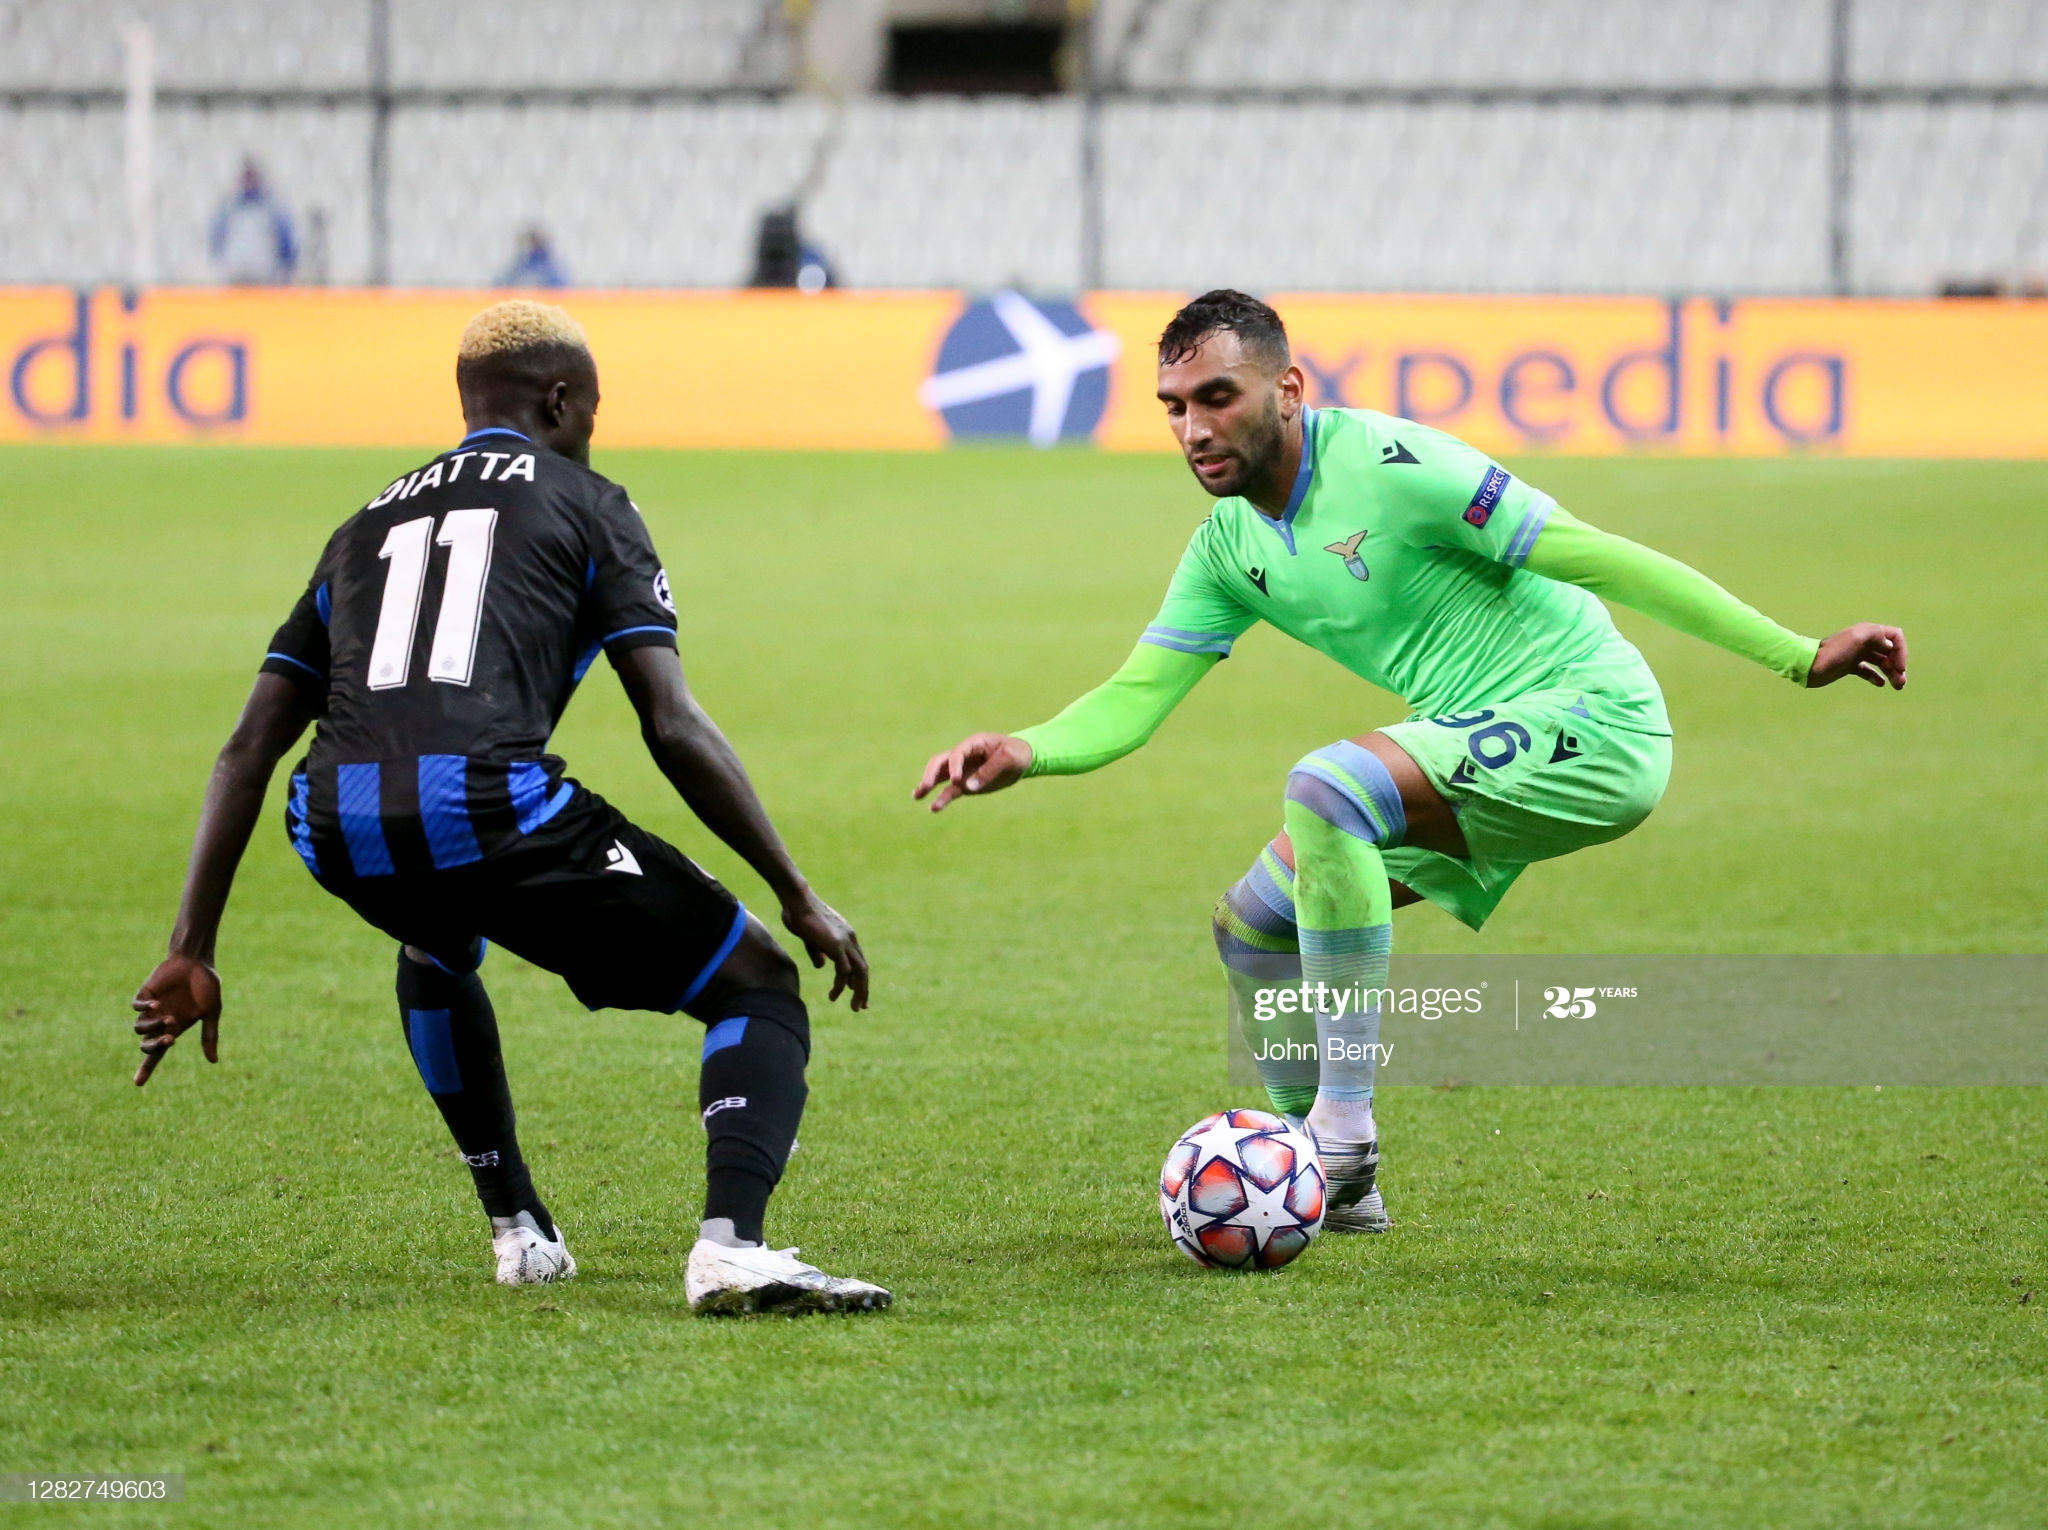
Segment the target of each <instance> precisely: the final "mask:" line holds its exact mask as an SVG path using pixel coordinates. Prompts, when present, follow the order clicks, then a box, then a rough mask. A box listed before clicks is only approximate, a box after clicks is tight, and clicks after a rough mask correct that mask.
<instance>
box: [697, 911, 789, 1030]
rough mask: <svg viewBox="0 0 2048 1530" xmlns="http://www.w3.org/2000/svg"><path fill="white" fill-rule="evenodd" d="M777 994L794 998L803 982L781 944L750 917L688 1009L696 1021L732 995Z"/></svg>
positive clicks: (712, 1012)
mask: <svg viewBox="0 0 2048 1530" xmlns="http://www.w3.org/2000/svg"><path fill="white" fill-rule="evenodd" d="M756 992H766V993H779V994H784V995H788V996H790V997H795V996H797V995H800V994H801V993H802V992H803V980H802V978H801V977H800V976H799V974H798V972H797V965H796V963H795V962H794V961H793V960H791V958H790V955H789V953H788V952H787V951H785V950H783V949H782V943H781V942H780V941H778V940H777V939H776V938H775V937H774V936H773V935H771V934H769V933H768V927H767V926H766V925H764V924H763V923H761V921H760V920H758V919H756V918H755V917H754V916H753V915H751V914H749V915H748V916H747V928H746V931H745V933H744V934H742V935H741V936H740V938H739V943H738V944H737V945H735V946H734V947H733V948H732V951H731V952H730V953H729V954H728V955H727V956H726V958H725V960H724V961H722V962H720V963H719V964H718V970H717V971H716V972H715V973H713V974H712V975H711V980H710V982H708V983H706V984H705V985H704V992H703V993H702V994H700V995H699V996H698V997H697V999H696V1001H695V1002H693V1003H692V1004H691V1005H690V1006H689V1012H690V1013H691V1014H693V1015H695V1016H696V1017H697V1018H698V1019H700V1020H701V1019H705V1018H707V1017H709V1016H713V1015H716V1014H718V1013H719V1012H720V1011H721V1009H722V1007H723V1006H724V1005H725V1004H726V1003H727V1002H729V1001H730V1000H731V998H732V996H733V995H735V994H743V993H756Z"/></svg>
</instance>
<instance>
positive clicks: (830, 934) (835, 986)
mask: <svg viewBox="0 0 2048 1530" xmlns="http://www.w3.org/2000/svg"><path fill="white" fill-rule="evenodd" d="M613 662H614V663H615V664H616V665H617V667H618V671H619V680H620V683H621V684H623V685H624V686H625V688H626V695H627V697H628V698H629V699H630V700H631V701H632V703H633V710H634V711H636V712H638V713H639V714H640V736H641V737H642V738H643V739H645V740H646V741H647V751H648V753H649V754H651V755H653V756H654V763H655V764H657V765H659V766H660V767H661V773H662V774H663V775H665V776H667V777H668V779H669V783H670V784H671V785H672V786H674V787H675V789H676V791H677V792H678V793H679V794H680V795H681V797H682V799H683V801H684V802H685V803H686V804H688V806H689V809H690V811H691V812H693V813H695V814H696V815H697V817H698V818H699V819H701V820H702V821H703V824H704V827H706V828H707V829H709V830H710V831H711V832H712V833H713V834H716V835H717V836H718V837H719V838H720V839H721V840H723V841H724V842H725V843H726V844H728V845H730V846H731V847H732V849H733V851H734V852H735V853H736V854H738V855H739V856H740V857H741V858H742V859H744V860H745V861H746V863H747V864H748V865H749V866H751V867H753V868H754V870H755V871H757V872H759V873H760V876H761V880H762V881H764V882H766V883H767V884H768V886H769V887H770V889H772V890H773V892H774V893H775V896H776V898H777V899H778V900H779V901H780V902H781V904H782V922H783V924H784V925H785V926H786V927H787V928H788V930H789V932H790V934H792V935H794V936H796V938H797V939H798V940H801V941H802V942H803V943H804V950H805V952H807V953H808V954H809V956H810V958H811V965H812V966H813V967H822V966H824V965H825V963H826V962H828V961H829V962H830V963H831V964H832V992H831V995H830V997H832V998H834V999H836V998H838V997H839V996H840V994H842V993H846V992H849V991H850V992H851V994H852V998H851V999H850V1000H849V1001H848V1002H849V1005H850V1007H852V1008H854V1009H866V1008H867V1007H868V959H867V953H866V952H864V951H862V950H861V948H860V937H859V936H858V935H856V934H855V933H854V931H853V926H852V925H850V924H848V923H847V922H846V921H845V920H844V919H843V918H841V917H840V915H839V913H838V911H837V910H836V909H834V908H833V907H832V906H831V905H830V904H829V903H827V902H826V901H825V900H824V899H823V898H820V897H819V896H818V895H817V893H815V892H814V891H812V889H811V884H810V883H809V882H807V881H805V880H804V876H803V873H802V872H800V871H798V870H797V867H796V862H795V861H794V860H792V859H791V858H790V854H789V850H788V849H787V847H785V846H784V845H783V843H782V836H781V835H780V834H778V833H776V832H775V825H774V824H773V823H771V822H770V821H769V819H768V810H767V809H766V808H764V807H762V806H761V799H760V797H758V796H757V795H756V794H755V792H754V783H753V782H752V781H750V780H748V779H747V770H746V767H745V766H744V765H742V764H741V763H740V757H739V755H738V754H737V753H735V752H734V750H733V747H732V744H731V743H730V742H729V741H728V740H727V739H726V736H725V734H724V733H722V732H720V731H719V727H718V724H717V723H715V722H713V721H712V720H711V717H710V715H709V714H708V713H707V712H705V710H704V709H703V708H702V707H701V706H699V705H698V704H697V698H696V697H695V696H692V695H691V694H690V687H689V684H688V682H686V681H685V680H684V679H683V666H682V665H681V663H680V662H678V660H677V658H676V655H675V651H674V650H673V649H670V648H666V647H660V646H654V645H650V646H648V647H645V648H633V649H628V650H627V651H626V652H624V653H621V654H619V655H618V656H617V657H616V658H615V659H614V660H613Z"/></svg>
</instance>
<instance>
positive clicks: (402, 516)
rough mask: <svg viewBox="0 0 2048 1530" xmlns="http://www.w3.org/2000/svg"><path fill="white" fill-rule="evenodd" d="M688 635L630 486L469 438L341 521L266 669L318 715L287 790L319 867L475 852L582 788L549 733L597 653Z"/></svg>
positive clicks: (360, 866) (418, 867)
mask: <svg viewBox="0 0 2048 1530" xmlns="http://www.w3.org/2000/svg"><path fill="white" fill-rule="evenodd" d="M675 641H676V618H675V604H674V601H673V598H672V597H671V595H670V593H669V584H668V576H667V574H666V573H665V572H664V571H663V569H662V566H661V560H660V558H659V557H658V556H657V555H656V554H655V550H654V542H653V539H652V538H651V537H650V536H649V535H648V533H647V528H646V526H645V525H644V524H643V523H642V521H641V519H640V512H639V511H638V510H637V509H636V508H635V507H634V505H633V503H632V502H631V501H630V500H629V499H627V497H626V493H625V490H623V489H621V488H620V487H619V486H618V485H617V484H615V483H612V482H611V481H610V480H608V479H606V478H604V477H602V476H601V475H599V474H597V473H594V472H592V471H591V470H590V469H589V468H587V467H584V466H582V465H581V464H579V463H575V462H571V461H570V460H569V459H568V458H566V457H563V456H560V455H558V454H556V453H554V452H551V451H549V450H548V449H547V448H546V447H544V446H542V445H540V444H539V443H537V442H534V441H531V440H529V439H528V438H527V437H525V436H523V435H521V434H519V433H518V432H516V431H510V430H485V431H477V432H475V433H473V434H472V435H470V436H469V437H467V438H466V439H464V440H463V442H462V443H461V445H459V446H457V447H456V448H455V449H454V450H452V451H448V452H444V453H442V454H441V455H440V456H438V457H436V458H434V459H433V460H432V461H431V462H428V463H426V464H424V465H422V466H421V467H419V468H416V469H414V470H413V471H411V472H409V473H407V474H405V475H404V476H403V477H401V478H398V479H396V480H394V481H393V482H392V483H391V484H390V485H389V486H388V487H387V488H386V489H385V490H384V491H383V492H382V493H380V494H379V495H377V496H376V498H374V499H372V500H371V501H370V503H369V504H367V505H366V506H364V507H363V509H361V510H360V511H358V512H357V513H356V514H355V515H353V516H351V517H350V518H349V520H348V521H347V522H346V523H344V524H343V525H342V527H341V528H340V529H339V530H338V531H336V532H335V533H334V535H333V537H331V538H330V539H329V541H328V543H327V547H326V550H325V551H323V552H322V553H321V555H320V561H319V563H318V565H317V566H316V567H315V569H314V571H313V577H312V579H311V580H310V581H308V583H307V586H306V592H305V594H304V595H303V596H301V597H300V599H299V602H298V605H297V606H296V607H295V608H294V609H293V611H292V614H291V615H290V617H288V618H287V619H286V621H285V624H284V625H283V626H282V627H280V628H279V629H278V630H277V635H276V636H275V637H273V638H272V639H271V642H270V651H269V653H268V654H267V655H266V656H265V658H264V661H263V669H264V670H265V671H266V672H268V673H271V674H276V675H283V676H285V677H286V678H288V679H291V680H293V681H294V682H296V683H297V684H299V685H301V686H302V687H303V688H304V689H305V690H306V691H307V692H308V694H309V695H312V696H314V697H315V698H316V699H317V701H318V702H319V704H320V707H321V713H320V720H319V725H318V728H317V730H316V731H315V733H314V736H313V743H312V746H311V748H310V749H309V750H308V752H307V755H306V758H305V759H304V760H303V761H302V762H301V763H300V765H299V766H298V767H297V769H296V770H295V771H294V773H293V777H292V784H291V791H290V793H289V794H288V797H287V802H286V820H287V824H288V826H289V828H290V831H291V835H292V843H293V845H294V847H295V848H296V849H297V850H298V851H299V854H300V855H301V856H303V857H304V858H305V860H306V863H307V865H308V866H309V867H311V868H312V869H313V871H314V872H315V873H316V874H317V875H320V876H323V877H327V876H356V877H375V876H391V875H396V874H400V873H408V872H416V871H425V870H430V869H442V870H445V869H448V868H450V867H454V866H461V865H465V864H468V863H469V862H472V861H477V860H481V859H483V858H485V857H486V856H489V855H491V854H492V853H493V852H495V851H497V850H499V849H502V848H503V847H505V846H506V845H508V844H510V843H512V842H514V841H516V840H517V839H519V838H520V837H522V836H524V835H527V834H531V833H532V832H533V831H534V830H536V829H538V828H539V827H540V826H541V825H542V824H544V823H546V822H548V820H549V819H551V818H552V817H554V815H555V814H556V813H558V812H560V811H561V809H562V808H563V807H564V806H565V805H566V804H567V803H568V802H569V800H570V798H571V797H572V796H573V795H574V793H575V787H574V785H573V783H570V782H567V781H564V780H563V778H562V772H563V764H562V761H561V760H560V759H558V758H557V757H555V756H554V755H551V754H549V753H548V752H547V744H548V739H549V736H550V735H551V734H553V732H554V730H555V724H556V723H557V722H558V721H559V720H560V718H561V715H562V712H563V709H564V708H566V707H567V706H568V704H569V698H570V697H571V696H572V695H574V694H575V690H576V686H577V683H578V682H579V681H580V680H581V679H582V678H583V676H584V673H585V672H586V671H587V670H588V669H589V668H590V666H591V664H592V663H593V662H595V660H596V658H597V656H598V654H599V653H609V654H611V655H613V656H614V657H616V656H617V655H618V654H620V653H622V652H624V651H626V650H627V649H631V648H639V647H643V646H645V645H648V644H660V645H663V646H665V647H670V648H673V647H674V646H675Z"/></svg>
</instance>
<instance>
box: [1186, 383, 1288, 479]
mask: <svg viewBox="0 0 2048 1530" xmlns="http://www.w3.org/2000/svg"><path fill="white" fill-rule="evenodd" d="M1286 450H1287V422H1286V421H1284V420H1282V419H1281V418H1280V396H1279V394H1278V393H1277V392H1276V393H1268V394H1267V395H1266V404H1265V407H1264V408H1263V409H1262V410H1261V411H1260V412H1259V417H1258V419H1256V420H1254V421H1251V422H1249V423H1248V424H1247V425H1246V426H1245V432H1244V435H1243V436H1242V437H1241V438H1240V439H1239V440H1237V441H1236V442H1234V443H1232V444H1231V446H1229V447H1228V448H1227V449H1226V455H1228V456H1230V457H1233V458H1235V459H1236V463H1237V471H1236V472H1234V473H1232V474H1230V475H1229V476H1228V477H1225V478H1220V479H1217V480H1215V481H1214V482H1211V481H1210V480H1209V479H1206V478H1204V477H1203V476H1202V475H1201V474H1200V473H1195V482H1196V483H1198V484H1200V485H1201V486H1202V487H1203V488H1204V489H1205V490H1207V491H1208V493H1209V494H1210V495H1211V496H1212V497H1214V498H1216V499H1227V498H1229V497H1230V496H1231V495H1233V494H1242V493H1244V492H1245V491H1246V490H1247V489H1248V488H1250V487H1251V486H1252V485H1253V484H1256V483H1261V482H1263V481H1264V480H1265V478H1266V475H1267V474H1269V473H1271V472H1272V471H1273V465H1274V464H1275V463H1276V462H1278V461H1279V460H1280V457H1281V454H1282V453H1283V452H1285V451H1286ZM1188 470H1189V471H1190V472H1194V463H1192V462H1190V463H1189V464H1188Z"/></svg>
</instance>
